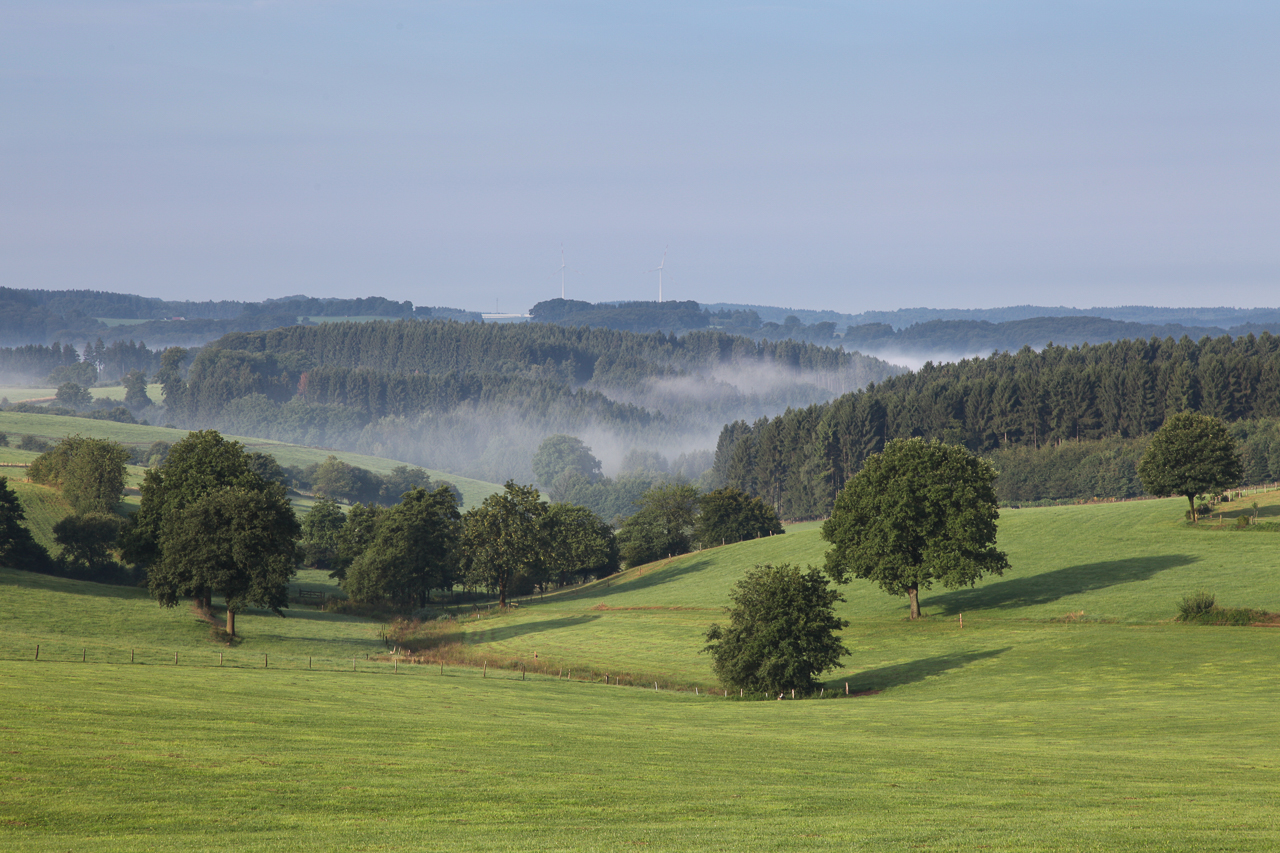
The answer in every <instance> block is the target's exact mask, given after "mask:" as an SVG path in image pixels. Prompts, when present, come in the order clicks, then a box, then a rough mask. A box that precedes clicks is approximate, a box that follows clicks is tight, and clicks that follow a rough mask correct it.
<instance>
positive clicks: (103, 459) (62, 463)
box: [27, 435, 129, 515]
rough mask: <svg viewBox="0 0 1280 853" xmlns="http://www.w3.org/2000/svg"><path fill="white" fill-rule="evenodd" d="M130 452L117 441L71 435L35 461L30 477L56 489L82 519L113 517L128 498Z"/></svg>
mask: <svg viewBox="0 0 1280 853" xmlns="http://www.w3.org/2000/svg"><path fill="white" fill-rule="evenodd" d="M128 461H129V451H127V450H125V449H124V447H123V446H122V445H120V444H119V443H117V442H114V441H108V440H107V439H103V438H85V437H83V436H80V435H71V436H67V437H66V438H64V439H62V440H61V441H59V442H58V443H57V444H56V445H54V446H53V447H52V448H51V449H50V450H47V451H45V452H44V453H42V454H41V455H40V456H38V457H36V459H35V460H33V461H32V463H31V467H30V468H29V469H28V471H27V476H28V477H29V478H30V479H31V480H32V481H33V482H36V483H43V484H45V485H50V486H56V487H57V488H59V489H61V490H62V494H63V497H65V498H66V499H67V501H68V503H70V504H71V508H72V509H74V510H75V511H76V513H77V514H79V515H85V514H88V513H110V512H112V511H114V510H115V507H116V504H118V503H119V502H120V498H121V497H122V496H123V495H124V482H125V463H126V462H128Z"/></svg>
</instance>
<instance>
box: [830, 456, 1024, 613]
mask: <svg viewBox="0 0 1280 853" xmlns="http://www.w3.org/2000/svg"><path fill="white" fill-rule="evenodd" d="M995 476H996V472H995V469H994V468H992V467H991V465H990V464H989V463H987V462H985V461H984V460H982V459H979V458H978V457H976V456H974V455H973V454H971V453H969V452H968V451H967V450H965V449H964V448H962V447H956V446H954V445H949V444H943V443H941V442H939V441H932V442H930V441H925V440H924V439H921V438H912V439H896V440H894V441H891V442H889V443H888V444H886V445H885V448H884V450H883V452H881V453H878V454H875V455H873V456H870V457H868V458H867V460H866V462H865V464H864V465H863V467H862V470H861V471H860V472H858V474H857V475H856V476H855V477H854V478H853V479H852V480H850V481H849V483H848V485H846V486H845V487H844V489H843V490H841V492H840V494H839V495H838V496H837V497H836V504H835V510H834V511H833V512H832V513H831V518H830V519H828V520H827V521H826V523H824V524H823V525H822V538H823V539H826V540H827V541H828V542H830V543H831V545H832V547H831V550H829V551H828V552H827V561H826V570H827V573H828V574H830V575H831V577H832V579H833V580H835V581H836V582H837V583H847V582H848V580H849V579H850V578H855V577H856V578H864V579H866V580H873V581H876V582H877V583H879V584H880V586H881V588H882V589H884V591H885V592H888V593H890V594H891V595H906V596H907V598H908V599H909V601H910V604H911V618H912V619H918V618H919V616H920V600H919V592H920V590H921V589H929V588H930V586H932V584H933V583H934V582H935V581H936V582H939V583H941V584H942V585H943V586H945V587H947V588H948V589H955V588H958V587H962V586H971V585H973V584H974V583H976V582H977V581H978V580H979V579H980V578H981V577H982V576H983V575H985V574H996V575H999V574H1003V573H1004V570H1005V569H1006V568H1008V565H1009V564H1008V561H1007V559H1006V558H1005V555H1004V553H1003V552H1002V551H998V550H997V549H996V547H995V545H996V519H997V518H999V511H998V510H997V505H996V494H995V489H994V487H993V485H992V483H993V481H994V480H995Z"/></svg>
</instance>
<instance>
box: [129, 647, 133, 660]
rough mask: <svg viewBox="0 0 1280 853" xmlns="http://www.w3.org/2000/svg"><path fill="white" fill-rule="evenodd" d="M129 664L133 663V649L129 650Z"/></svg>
mask: <svg viewBox="0 0 1280 853" xmlns="http://www.w3.org/2000/svg"><path fill="white" fill-rule="evenodd" d="M129 663H133V649H129Z"/></svg>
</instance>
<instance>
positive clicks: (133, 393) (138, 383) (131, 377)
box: [124, 370, 151, 412]
mask: <svg viewBox="0 0 1280 853" xmlns="http://www.w3.org/2000/svg"><path fill="white" fill-rule="evenodd" d="M124 404H125V407H126V408H128V409H131V410H133V411H134V412H140V411H142V410H143V409H145V408H146V407H147V406H150V405H151V398H150V397H148V396H147V374H145V373H143V372H142V371H141V370H130V371H129V373H128V374H127V375H126V376H125V377H124Z"/></svg>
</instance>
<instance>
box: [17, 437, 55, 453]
mask: <svg viewBox="0 0 1280 853" xmlns="http://www.w3.org/2000/svg"><path fill="white" fill-rule="evenodd" d="M51 447H53V445H52V444H50V443H49V442H47V441H45V440H44V439H43V438H39V437H38V436H34V435H24V436H23V437H22V438H20V439H18V449H19V450H34V451H35V452H36V453H44V452H45V451H46V450H48V449H49V448H51Z"/></svg>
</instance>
